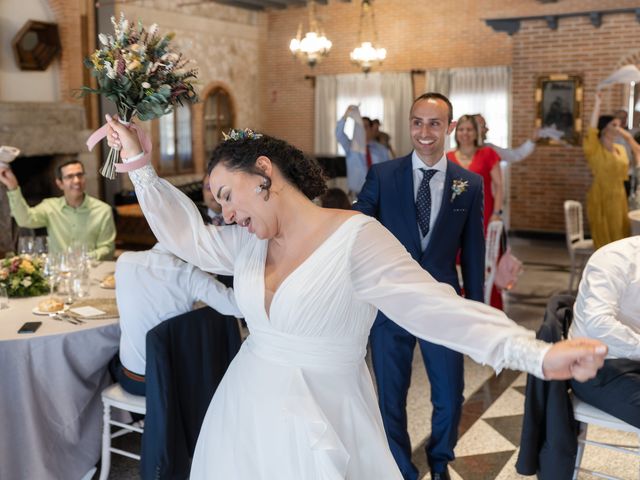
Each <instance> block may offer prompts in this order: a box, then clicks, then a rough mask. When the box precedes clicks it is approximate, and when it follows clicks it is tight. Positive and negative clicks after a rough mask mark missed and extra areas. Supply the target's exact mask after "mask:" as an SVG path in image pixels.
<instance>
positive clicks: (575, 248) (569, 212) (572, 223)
mask: <svg viewBox="0 0 640 480" xmlns="http://www.w3.org/2000/svg"><path fill="white" fill-rule="evenodd" d="M564 225H565V234H566V238H567V248H568V249H569V258H570V260H571V266H570V267H569V268H570V272H571V273H570V276H569V291H570V292H572V291H573V280H574V278H575V277H576V273H577V276H578V281H580V275H581V273H582V269H583V268H584V264H585V263H586V260H587V258H588V257H589V256H590V255H591V254H592V253H593V251H594V246H593V240H590V239H589V240H586V239H585V238H584V227H583V224H582V204H581V203H580V202H576V201H575V200H565V202H564ZM578 257H580V258H579V260H580V262H579V263H578Z"/></svg>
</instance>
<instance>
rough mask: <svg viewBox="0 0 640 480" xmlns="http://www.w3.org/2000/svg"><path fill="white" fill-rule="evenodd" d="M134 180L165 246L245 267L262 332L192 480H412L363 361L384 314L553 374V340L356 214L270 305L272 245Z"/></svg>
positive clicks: (424, 334) (488, 359) (244, 299)
mask: <svg viewBox="0 0 640 480" xmlns="http://www.w3.org/2000/svg"><path fill="white" fill-rule="evenodd" d="M131 178H132V181H133V182H134V184H135V186H136V193H137V195H138V199H139V201H140V204H141V206H142V209H143V211H144V213H145V216H146V217H147V219H148V221H149V224H150V225H151V227H152V229H153V231H154V233H155V235H156V236H157V238H158V240H159V241H160V242H161V243H162V244H164V245H165V247H168V248H169V250H171V251H173V252H174V253H175V254H176V255H178V256H179V257H181V258H183V259H184V260H186V261H188V262H189V263H193V264H195V265H197V266H199V267H200V268H202V269H204V270H208V271H211V272H216V273H221V274H232V275H234V277H235V280H234V286H235V295H236V299H237V303H238V306H239V308H240V310H241V311H242V313H243V314H244V317H245V319H246V321H247V324H248V326H249V330H250V332H251V333H250V335H249V337H248V338H247V340H246V341H245V342H244V344H243V345H242V348H241V349H240V352H239V353H238V355H237V356H236V357H235V359H234V360H233V362H232V364H231V366H230V367H229V370H228V371H227V373H226V375H225V377H224V379H223V381H222V383H221V384H220V386H219V387H218V390H217V391H216V393H215V395H214V397H213V400H212V401H211V405H210V407H209V410H208V412H207V415H206V417H205V420H204V423H203V425H202V429H201V431H200V436H199V438H198V443H197V447H196V452H195V457H194V459H193V465H192V469H191V478H192V479H214V480H345V479H349V480H370V479H376V480H387V479H393V480H396V479H397V480H401V479H402V476H401V475H400V472H399V470H398V468H397V466H396V464H395V461H394V459H393V457H392V455H391V452H390V451H389V447H388V445H387V440H386V437H385V434H384V429H383V426H382V419H381V417H380V412H379V409H378V406H377V402H376V397H375V392H374V389H373V384H372V381H371V377H370V375H369V371H368V369H367V367H366V365H365V362H364V357H365V350H366V344H367V337H368V334H369V329H370V328H371V326H372V323H373V320H374V318H375V315H376V311H377V309H380V310H382V311H383V312H384V313H385V314H386V315H388V316H389V317H390V318H392V319H393V320H394V321H396V322H397V323H398V324H400V325H401V326H403V327H404V328H406V329H407V330H409V331H411V332H412V333H414V334H415V335H416V336H418V337H420V338H423V339H426V340H429V341H431V342H436V343H440V344H442V345H446V346H447V347H450V348H453V349H455V350H458V351H461V352H463V353H465V354H467V355H470V356H471V357H472V358H473V359H475V360H476V361H478V362H481V363H488V364H490V365H492V366H493V367H494V368H495V369H497V370H500V369H501V368H503V367H512V368H519V369H524V370H527V371H529V372H531V373H533V374H535V375H538V376H542V371H541V368H542V367H541V365H542V357H543V356H544V353H545V352H546V350H547V348H548V347H547V345H546V344H542V343H540V342H537V341H536V340H535V339H533V333H532V332H530V331H527V330H525V329H523V328H521V327H518V326H516V325H515V324H514V323H512V322H511V321H510V320H509V319H507V317H505V316H504V314H503V313H502V312H499V311H497V310H494V309H492V308H490V307H487V306H485V305H483V304H481V303H477V302H471V301H467V300H464V299H462V298H460V297H458V296H457V295H456V294H455V292H454V290H453V289H452V288H451V287H449V286H448V285H444V284H440V283H437V282H436V281H435V280H433V278H432V277H431V276H429V275H428V274H427V273H426V272H425V271H424V270H422V268H420V267H419V266H418V264H417V263H415V262H414V261H413V260H412V259H411V257H410V256H409V254H408V253H407V252H406V250H405V249H404V247H402V245H401V244H400V243H399V242H398V241H397V240H396V239H395V238H394V237H393V236H392V235H391V234H390V233H389V232H388V231H387V230H386V229H385V228H384V227H382V226H381V225H380V223H378V222H377V221H376V220H374V219H372V218H370V217H367V216H365V215H355V216H353V217H351V218H350V219H349V220H347V221H346V222H344V223H343V224H342V225H341V226H340V227H339V228H338V229H337V230H336V231H335V232H334V233H333V234H332V235H331V236H330V237H329V238H328V239H327V240H326V241H325V242H324V243H323V244H322V245H321V246H320V247H319V248H318V249H317V250H316V251H315V252H314V253H313V254H311V256H309V258H307V259H306V260H305V261H304V262H303V263H302V264H301V265H300V266H299V267H298V268H297V269H296V270H295V271H293V272H292V273H291V274H290V275H289V277H287V278H286V279H285V280H284V281H283V282H282V285H281V286H280V287H279V288H278V290H277V291H276V292H275V294H274V296H273V300H272V303H271V310H270V312H267V311H265V304H264V299H265V292H264V265H265V258H266V253H267V245H268V241H266V240H259V239H257V238H256V237H255V236H253V235H251V234H249V233H248V232H247V230H246V229H245V228H242V227H238V226H227V227H205V226H204V224H203V223H202V220H201V218H200V215H199V213H198V211H197V209H196V207H195V206H194V204H193V203H192V202H191V201H190V200H189V199H188V198H187V197H186V196H184V195H183V194H182V193H181V192H179V191H178V190H177V189H175V188H174V187H172V186H171V185H170V184H169V183H168V182H166V181H164V180H161V179H159V178H158V177H157V176H156V174H155V172H154V171H153V169H152V168H151V167H144V168H142V169H140V170H137V171H134V172H132V173H131Z"/></svg>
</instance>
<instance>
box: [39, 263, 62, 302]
mask: <svg viewBox="0 0 640 480" xmlns="http://www.w3.org/2000/svg"><path fill="white" fill-rule="evenodd" d="M59 269H60V256H59V255H57V254H55V253H50V254H49V255H46V256H45V258H44V263H43V265H42V276H43V277H44V278H46V279H47V282H48V283H49V296H53V288H54V287H55V286H56V281H57V279H58V272H59Z"/></svg>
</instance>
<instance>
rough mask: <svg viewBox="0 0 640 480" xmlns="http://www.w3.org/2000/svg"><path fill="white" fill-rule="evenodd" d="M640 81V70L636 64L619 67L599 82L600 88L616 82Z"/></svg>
mask: <svg viewBox="0 0 640 480" xmlns="http://www.w3.org/2000/svg"><path fill="white" fill-rule="evenodd" d="M631 82H640V70H638V67H636V66H635V65H625V66H624V67H622V68H619V69H618V70H616V71H615V72H613V73H612V74H611V75H609V76H608V77H607V78H605V79H604V80H603V81H601V82H600V83H599V84H598V90H600V89H602V88H603V87H606V86H608V85H614V84H616V83H631Z"/></svg>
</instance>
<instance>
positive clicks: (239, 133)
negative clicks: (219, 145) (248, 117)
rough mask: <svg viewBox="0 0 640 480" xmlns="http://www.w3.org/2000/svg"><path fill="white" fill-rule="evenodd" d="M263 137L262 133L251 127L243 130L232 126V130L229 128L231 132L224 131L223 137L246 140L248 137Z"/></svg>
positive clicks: (225, 138) (253, 138) (252, 138)
mask: <svg viewBox="0 0 640 480" xmlns="http://www.w3.org/2000/svg"><path fill="white" fill-rule="evenodd" d="M261 137H262V134H261V133H257V132H254V131H253V130H251V129H250V128H243V129H242V130H236V129H235V128H232V129H231V130H229V133H224V132H222V138H223V139H224V140H225V141H227V140H244V139H246V138H249V139H251V140H255V139H256V138H261Z"/></svg>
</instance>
